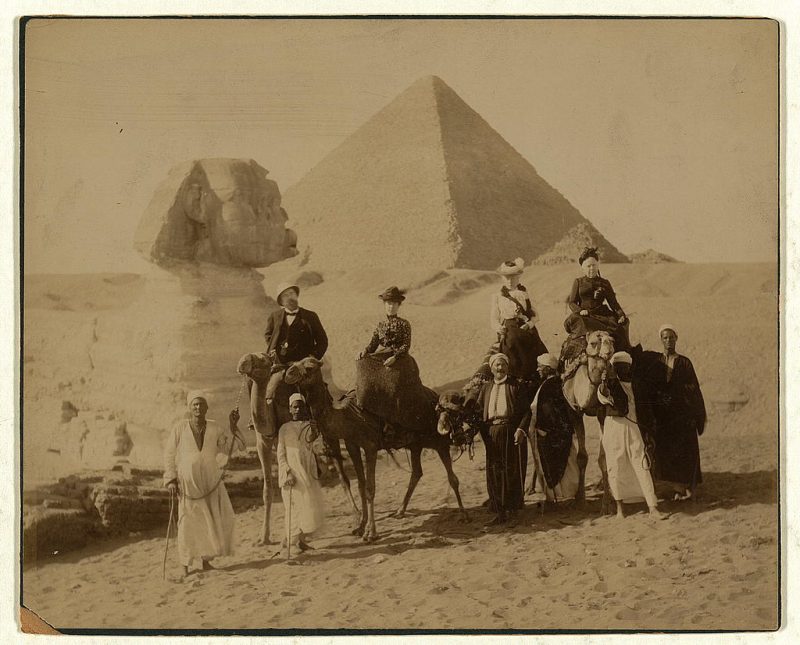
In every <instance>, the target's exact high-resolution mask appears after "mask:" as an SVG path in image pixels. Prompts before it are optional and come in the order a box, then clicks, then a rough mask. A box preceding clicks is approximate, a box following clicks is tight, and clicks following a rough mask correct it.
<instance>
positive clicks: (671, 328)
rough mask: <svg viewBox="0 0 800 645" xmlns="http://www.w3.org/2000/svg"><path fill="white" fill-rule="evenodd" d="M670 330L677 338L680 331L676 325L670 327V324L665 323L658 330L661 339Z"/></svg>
mask: <svg viewBox="0 0 800 645" xmlns="http://www.w3.org/2000/svg"><path fill="white" fill-rule="evenodd" d="M668 329H669V330H670V331H672V332H675V335H676V336H677V335H678V330H677V329H675V325H670V324H669V323H664V324H663V325H661V327H659V328H658V337H659V338H661V334H663V333H664V332H665V331H667V330H668Z"/></svg>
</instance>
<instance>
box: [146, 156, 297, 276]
mask: <svg viewBox="0 0 800 645" xmlns="http://www.w3.org/2000/svg"><path fill="white" fill-rule="evenodd" d="M185 168H186V169H188V172H186V170H184V169H185ZM287 220H288V216H287V214H286V211H285V210H283V208H281V194H280V190H278V185H277V184H276V183H275V182H274V181H272V180H270V179H267V171H266V170H265V169H264V168H262V167H261V166H259V165H258V164H257V163H256V162H255V161H252V160H241V159H204V160H201V161H197V162H194V163H192V164H190V165H189V166H183V167H181V168H178V169H174V170H173V172H172V173H171V174H170V178H169V179H167V180H166V181H165V182H164V183H163V184H162V185H161V186H160V187H159V189H158V191H156V195H155V196H154V198H153V200H152V201H151V202H150V205H149V206H148V209H147V211H146V212H145V214H144V216H143V217H142V220H141V221H140V224H139V230H138V231H137V235H136V242H135V246H136V248H137V249H138V250H139V251H140V252H142V253H143V254H144V255H145V256H146V257H148V259H151V260H155V261H156V262H159V261H163V260H168V259H179V260H196V261H201V262H211V263H214V264H222V265H227V266H237V267H265V266H268V265H270V264H272V263H274V262H279V261H281V260H284V259H286V258H290V257H293V256H295V255H297V235H296V234H295V232H294V231H292V230H291V229H287V228H286V222H287Z"/></svg>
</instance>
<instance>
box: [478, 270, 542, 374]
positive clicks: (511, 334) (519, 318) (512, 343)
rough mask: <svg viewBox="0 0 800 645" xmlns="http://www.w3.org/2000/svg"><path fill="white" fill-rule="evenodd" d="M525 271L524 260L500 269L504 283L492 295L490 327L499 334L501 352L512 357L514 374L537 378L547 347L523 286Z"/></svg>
mask: <svg viewBox="0 0 800 645" xmlns="http://www.w3.org/2000/svg"><path fill="white" fill-rule="evenodd" d="M524 269H525V263H524V262H523V260H522V258H517V259H516V260H514V261H506V262H503V264H501V265H500V267H499V268H498V269H497V272H498V273H499V274H500V275H501V276H503V281H504V284H503V286H502V287H501V288H500V291H499V292H498V293H495V294H493V295H492V302H491V307H490V310H489V324H490V326H491V328H492V331H494V332H495V333H496V334H497V349H498V350H499V351H500V352H501V353H503V354H506V355H507V356H508V358H509V362H510V365H509V369H510V371H511V374H513V375H514V376H517V377H519V378H535V377H536V368H537V366H536V357H537V356H541V355H542V354H546V353H547V347H545V345H544V343H543V342H542V339H541V338H540V337H539V331H538V330H537V329H536V322H537V321H538V320H539V317H538V316H537V314H536V311H535V310H534V308H533V303H532V302H531V298H530V295H529V294H528V290H527V289H526V288H525V287H524V285H522V284H520V276H521V275H522V272H523V271H524Z"/></svg>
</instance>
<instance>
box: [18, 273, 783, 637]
mask: <svg viewBox="0 0 800 645" xmlns="http://www.w3.org/2000/svg"><path fill="white" fill-rule="evenodd" d="M303 261H304V260H303V259H302V258H301V257H298V258H294V259H292V260H287V261H284V262H282V263H280V264H277V265H273V266H271V267H269V268H267V269H264V270H262V273H263V274H264V276H265V280H264V287H265V290H266V292H267V293H268V294H270V293H271V292H272V290H273V289H274V286H275V285H276V284H277V283H278V282H279V281H282V280H284V279H286V278H287V277H289V278H291V277H292V276H298V275H305V276H306V277H308V276H309V275H310V274H311V273H313V272H316V273H318V274H319V276H318V277H321V279H322V281H321V282H320V283H319V284H317V285H315V286H308V287H306V288H304V289H303V292H302V294H301V304H302V305H303V306H306V307H308V308H310V309H313V310H314V311H316V312H318V313H319V315H320V318H321V320H322V322H323V324H324V325H325V326H326V329H327V331H328V333H329V336H330V338H331V347H330V350H329V354H328V356H327V357H326V358H327V359H328V362H329V364H330V366H331V368H332V380H333V382H332V386H335V387H336V388H341V389H344V388H346V387H348V386H349V385H350V384H352V382H353V372H354V370H353V358H354V356H355V354H356V353H357V352H358V350H360V349H361V348H362V347H363V345H364V344H366V342H367V340H368V339H369V334H370V332H371V329H372V328H373V325H374V323H375V322H376V321H377V320H378V319H379V318H380V316H381V315H382V309H381V307H380V301H379V300H378V299H377V297H376V296H377V293H378V292H379V291H381V290H382V289H383V288H385V287H387V286H389V285H390V284H398V286H400V287H401V288H406V289H408V300H407V302H406V304H405V305H404V307H403V309H402V310H401V315H403V316H404V317H406V318H408V319H409V320H410V321H411V323H412V326H413V334H414V335H413V340H412V354H413V355H414V356H415V357H416V359H417V361H418V363H419V366H420V371H421V375H422V378H423V381H424V382H425V383H426V384H427V385H429V386H431V387H435V388H437V389H444V388H448V387H453V386H456V387H458V386H460V385H461V384H462V383H463V382H464V381H465V380H466V378H467V377H468V376H469V375H470V374H471V373H472V371H473V370H474V369H475V368H476V367H477V365H478V364H479V362H480V359H481V357H482V355H483V352H484V350H485V349H486V347H487V346H488V344H489V343H490V342H491V340H492V339H491V333H490V331H489V327H488V303H489V298H490V294H491V292H492V290H493V289H496V288H497V286H498V278H497V277H496V276H495V275H494V274H493V273H492V272H486V271H477V270H466V269H461V270H450V271H444V272H438V273H431V272H429V271H428V272H426V271H425V270H424V269H422V268H420V269H419V270H417V269H416V268H415V267H407V268H406V269H404V270H403V272H402V274H399V273H398V272H397V271H395V272H391V271H388V270H386V271H381V270H380V269H372V270H369V271H364V272H361V273H348V274H337V273H336V272H326V271H324V270H323V267H321V266H314V265H313V261H312V263H310V264H306V265H303V264H302V263H303ZM578 271H579V268H578V267H577V265H562V266H537V267H533V268H529V269H528V270H527V271H526V273H525V275H524V276H523V283H524V284H526V285H527V286H528V289H529V291H530V292H531V294H532V296H533V300H534V304H535V306H538V308H539V312H540V317H541V323H540V325H539V328H540V331H541V335H542V338H543V339H544V341H545V343H546V344H547V345H548V347H549V348H550V349H551V351H557V350H558V347H559V346H560V343H561V341H562V340H563V338H564V332H563V330H562V328H561V323H562V321H563V318H564V316H565V315H566V309H565V305H564V297H565V296H566V293H567V292H568V290H569V287H570V285H571V282H572V279H573V278H574V276H575V275H577V272H578ZM603 274H604V275H605V276H606V277H608V278H609V279H610V280H611V282H612V284H613V285H614V287H615V289H616V291H617V294H618V296H619V299H620V302H621V303H622V305H623V306H624V307H625V309H626V311H627V312H628V314H629V315H630V317H631V321H632V323H631V328H632V340H633V342H634V343H635V342H642V343H643V345H644V346H645V347H646V348H649V349H657V348H658V341H657V330H658V327H659V325H660V324H661V323H663V322H665V321H668V322H671V323H673V324H674V325H676V327H677V328H678V333H679V341H678V351H679V352H680V353H683V354H685V355H687V356H689V357H690V358H691V359H692V361H693V362H694V365H695V368H696V370H697V373H698V376H699V378H700V382H701V386H702V387H703V391H704V394H705V397H706V405H707V408H708V410H709V423H708V425H707V428H706V432H705V434H704V435H703V437H702V438H701V441H700V446H701V462H702V467H703V472H704V483H703V485H702V486H701V488H700V490H699V493H698V496H697V498H696V500H694V501H691V502H683V503H677V502H664V504H663V508H664V510H666V511H668V512H670V513H671V517H670V518H669V519H667V520H666V521H663V522H659V523H653V522H651V521H650V520H649V519H648V518H647V517H646V514H645V513H644V507H639V506H633V507H630V508H629V509H628V513H629V517H628V518H627V519H625V520H624V521H622V522H618V521H615V520H614V519H611V518H606V517H602V516H600V514H599V502H598V500H597V490H596V489H592V490H590V491H589V494H590V498H589V501H588V503H587V505H586V508H584V509H577V508H572V507H570V506H569V505H568V504H565V505H563V506H561V507H559V508H558V509H556V510H555V511H548V512H546V513H545V514H544V515H542V514H541V513H540V511H539V509H538V507H537V506H536V503H535V502H536V498H535V497H533V498H529V500H528V506H527V508H526V510H525V512H524V513H523V515H522V517H521V518H520V521H519V523H518V524H517V525H516V526H515V527H513V528H504V529H503V530H493V531H491V532H488V533H484V532H483V530H482V526H483V523H484V521H485V520H486V519H487V518H488V514H487V512H486V511H485V510H484V509H483V508H482V506H481V504H482V502H483V501H484V499H485V497H486V491H485V484H484V472H483V451H482V447H481V446H480V445H478V446H477V451H476V455H475V459H474V461H470V460H469V458H468V456H467V455H464V456H461V457H460V458H459V460H458V461H457V463H456V465H455V470H456V473H457V475H458V476H459V478H460V480H461V490H462V494H463V497H464V502H465V504H466V506H467V508H468V509H469V512H470V516H471V519H470V521H469V522H468V523H465V524H462V523H459V522H458V515H457V512H456V510H455V500H454V499H453V498H452V495H448V493H447V484H446V479H445V476H444V471H443V469H442V468H441V467H440V465H439V464H438V462H437V460H436V458H435V455H432V454H431V455H426V456H425V458H424V462H423V465H424V468H425V476H424V478H423V480H422V481H421V482H420V484H419V486H418V488H417V492H416V493H415V496H414V498H413V499H412V501H411V505H410V511H409V513H408V515H407V517H406V518H404V519H395V518H390V517H388V514H389V513H390V512H391V511H393V510H394V509H395V508H396V506H398V505H399V503H400V501H401V499H402V495H403V492H404V490H405V484H406V481H407V477H408V473H407V472H406V470H405V469H406V468H407V461H406V458H405V455H404V454H403V453H402V452H400V453H398V454H397V455H396V456H397V462H398V464H399V466H398V465H396V464H395V463H393V462H392V461H391V460H389V459H387V458H386V457H382V458H381V459H380V460H379V464H378V473H377V486H378V488H377V493H376V508H377V511H378V513H379V515H378V531H379V534H380V539H379V541H378V542H376V543H374V544H370V545H364V544H362V543H361V542H360V540H359V539H358V538H355V537H353V536H351V535H350V533H349V530H350V528H351V524H352V518H351V516H350V514H349V512H348V508H347V506H346V505H345V502H344V500H343V499H342V493H341V491H340V490H338V489H335V488H331V489H326V490H325V494H326V501H327V503H328V520H329V521H328V525H327V527H326V529H325V531H324V533H323V534H322V535H320V536H319V537H318V538H317V539H315V540H314V542H313V544H314V546H315V547H316V548H315V550H314V551H310V552H308V553H306V554H304V555H302V556H300V557H298V564H297V565H296V566H290V565H287V564H286V563H285V562H284V561H283V560H282V557H281V556H280V555H278V556H276V557H274V558H273V557H271V556H273V554H274V553H275V551H276V547H275V546H258V545H257V544H256V542H255V541H256V538H257V534H258V523H259V521H260V509H256V510H253V511H248V512H245V513H241V514H239V515H237V518H236V521H237V526H236V530H237V536H238V537H237V545H238V549H237V554H236V555H235V556H232V557H230V558H227V559H220V560H219V561H218V562H217V563H216V564H217V566H218V567H219V569H218V570H217V571H212V572H207V573H195V574H193V575H191V576H190V577H189V578H187V579H186V580H184V581H182V582H175V581H164V580H162V576H161V562H162V557H163V553H164V551H163V549H164V538H163V531H159V532H158V533H157V534H148V535H143V536H137V537H131V538H128V539H125V540H119V541H115V542H102V543H97V544H95V545H92V546H91V547H89V548H87V549H84V550H82V551H77V552H73V553H69V554H62V555H58V556H55V557H53V558H51V559H50V560H48V561H46V562H43V561H40V562H39V564H38V566H36V567H35V568H34V567H29V568H27V569H25V571H24V572H23V585H24V586H23V604H24V605H25V606H27V607H29V608H30V609H32V610H34V611H35V612H37V613H38V614H39V615H40V616H42V617H43V618H44V619H45V620H47V621H48V622H49V623H51V624H52V625H54V626H56V627H60V628H70V627H72V628H77V627H83V628H87V627H95V628H128V629H130V628H150V629H165V628H231V629H293V628H350V629H353V628H356V629H357V628H363V629H376V628H389V629H576V628H578V629H657V630H661V629H729V630H740V629H772V628H775V627H776V626H777V620H778V614H777V609H778V560H779V558H778V554H779V549H778V504H777V490H778V486H777V480H778V474H777V464H778V436H779V427H778V347H777V341H778V328H777V321H778V319H777V278H776V272H775V266H774V265H768V264H763V265H750V264H730V265H718V264H717V265H715V264H708V265H699V264H680V263H669V264H658V265H651V264H635V265H634V264H628V265H606V266H604V267H603ZM314 281H318V280H316V279H315V280H314ZM312 282H313V281H312ZM141 288H142V285H141V278H139V277H138V276H135V275H126V276H121V275H105V276H28V277H27V278H26V283H25V301H24V302H25V348H24V356H25V367H24V370H25V372H24V376H25V383H24V387H25V390H24V391H25V399H24V412H25V426H24V438H23V442H24V444H23V445H24V478H25V485H26V486H28V485H29V484H32V483H33V482H35V481H36V480H40V479H47V478H50V477H53V476H57V475H58V473H59V469H61V471H63V472H66V471H69V470H70V469H71V468H72V469H74V468H75V467H76V463H75V462H69V463H68V458H67V456H66V455H64V456H63V457H61V458H56V457H54V456H53V453H47V452H46V449H47V447H48V445H49V444H50V442H51V441H52V440H53V434H54V433H56V432H57V430H58V416H57V413H58V409H59V407H60V402H61V400H64V399H69V400H72V401H75V402H76V405H78V407H79V408H81V404H80V401H86V400H89V399H90V398H91V388H92V366H91V364H90V361H89V357H90V356H91V352H90V351H89V350H90V348H91V347H92V344H93V343H95V342H97V340H96V338H93V335H92V334H93V332H92V329H93V328H94V327H93V326H94V325H95V324H96V322H97V321H98V320H100V321H101V322H102V320H103V318H104V317H105V316H117V317H119V316H120V315H121V314H124V312H125V308H126V307H129V306H130V303H131V302H132V301H134V300H135V296H136V293H137V290H140V289H141ZM131 315H133V312H131ZM260 333H261V330H259V329H255V330H253V334H252V338H253V339H254V340H253V341H252V342H253V343H256V340H257V339H258V337H259V335H260ZM230 342H231V344H232V349H231V352H232V354H233V355H235V354H236V353H237V352H238V351H239V349H238V348H239V346H240V344H241V342H242V341H241V339H240V338H232V339H231V341H230ZM248 342H250V341H248ZM261 349H262V347H261V346H260V345H256V346H253V347H246V348H245V351H260V350H261ZM230 374H231V379H232V380H235V379H237V376H236V374H235V362H234V363H232V364H231V365H230ZM215 405H216V408H214V407H213V406H212V412H214V413H215V414H216V415H217V417H218V418H222V417H223V416H224V415H226V414H227V411H228V409H230V407H232V406H233V401H217V402H216V404H215ZM179 412H180V411H179V410H177V409H176V414H177V413H179ZM167 425H168V424H167V423H165V427H167ZM587 437H588V447H589V454H590V465H589V470H588V481H589V482H590V483H591V482H596V481H597V480H598V479H599V470H598V468H597V465H596V457H597V452H598V442H599V429H598V427H597V424H596V422H594V421H590V422H588V423H587ZM133 440H134V444H135V448H134V450H135V454H136V455H138V457H137V458H138V459H140V460H141V463H142V464H143V465H147V464H151V465H152V464H153V463H157V462H158V456H159V452H160V436H159V435H158V433H154V432H150V433H145V434H143V435H142V436H134V437H133ZM77 465H80V463H77ZM274 508H275V509H276V511H275V516H274V523H273V527H272V537H273V539H278V538H279V537H280V532H281V529H282V523H283V509H282V506H281V504H280V503H278V504H277V505H276V506H275V507H274ZM168 570H169V575H170V577H173V578H174V576H176V575H177V573H178V563H177V558H176V553H175V551H174V550H173V551H171V553H170V558H169V566H168Z"/></svg>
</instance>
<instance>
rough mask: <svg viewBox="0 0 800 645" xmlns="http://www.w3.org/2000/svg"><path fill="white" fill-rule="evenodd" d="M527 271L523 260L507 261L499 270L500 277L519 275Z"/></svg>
mask: <svg viewBox="0 0 800 645" xmlns="http://www.w3.org/2000/svg"><path fill="white" fill-rule="evenodd" d="M524 270H525V261H524V260H523V259H522V258H517V259H516V260H506V261H505V262H503V264H501V265H500V267H499V268H498V269H497V272H498V273H499V274H500V275H519V274H520V273H522V272H523V271H524Z"/></svg>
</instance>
